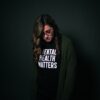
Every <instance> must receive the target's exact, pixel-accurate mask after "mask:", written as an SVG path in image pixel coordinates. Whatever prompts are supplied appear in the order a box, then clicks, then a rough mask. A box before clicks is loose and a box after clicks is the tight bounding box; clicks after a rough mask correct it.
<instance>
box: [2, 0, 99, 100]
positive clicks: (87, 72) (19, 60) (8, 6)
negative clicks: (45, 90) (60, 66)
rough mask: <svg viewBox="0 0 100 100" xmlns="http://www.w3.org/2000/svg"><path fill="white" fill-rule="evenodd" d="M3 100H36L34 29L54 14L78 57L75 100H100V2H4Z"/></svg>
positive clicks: (91, 0) (60, 0)
mask: <svg viewBox="0 0 100 100" xmlns="http://www.w3.org/2000/svg"><path fill="white" fill-rule="evenodd" d="M0 5H1V6H0V13H1V14H0V19H1V31H0V35H1V36H0V38H1V39H0V41H1V48H0V49H1V54H0V57H1V66H0V68H1V81H0V82H1V89H0V90H1V92H2V94H1V95H2V96H1V98H2V99H1V100H32V98H31V97H32V85H33V83H32V78H33V74H32V67H34V66H33V64H32V42H31V39H32V29H33V23H34V20H35V18H36V17H37V16H38V15H41V14H42V13H44V14H45V13H47V14H50V15H51V16H52V17H53V18H54V19H55V21H56V23H57V25H58V27H59V29H60V32H61V33H62V34H65V35H66V36H68V37H69V38H70V39H71V40H72V43H73V46H74V48H75V51H76V54H77V61H78V65H77V67H76V81H75V89H74V92H73V100H75V99H76V100H100V58H99V56H100V53H99V52H100V39H99V38H100V30H99V27H100V19H99V17H100V4H99V2H98V1H96V0H90V1H89V0H79V1H78V0H77V1H76V0H73V1H72V0H49V1H48V0H30V1H29V0H23V1H21V0H19V1H18V0H16V1H14V0H12V1H9V0H8V1H7V0H6V1H5V0H4V1H2V2H1V3H0Z"/></svg>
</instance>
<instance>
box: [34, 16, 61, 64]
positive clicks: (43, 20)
mask: <svg viewBox="0 0 100 100" xmlns="http://www.w3.org/2000/svg"><path fill="white" fill-rule="evenodd" d="M45 24H47V25H49V26H51V27H53V29H54V38H53V39H54V43H55V45H56V50H57V55H60V54H61V50H60V46H61V41H60V40H61V34H60V33H59V29H58V26H57V25H56V23H55V21H54V19H52V17H51V16H50V15H48V14H42V15H40V16H38V17H37V18H36V19H35V21H34V26H33V32H32V45H33V47H32V54H33V62H36V63H37V62H38V59H39V55H40V54H41V52H42V49H41V46H40V42H41V40H42V39H41V37H42V35H43V27H44V25H45Z"/></svg>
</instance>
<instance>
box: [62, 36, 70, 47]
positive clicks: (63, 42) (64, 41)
mask: <svg viewBox="0 0 100 100" xmlns="http://www.w3.org/2000/svg"><path fill="white" fill-rule="evenodd" d="M62 44H63V45H68V44H72V41H71V39H70V38H69V37H68V36H67V35H64V34H62Z"/></svg>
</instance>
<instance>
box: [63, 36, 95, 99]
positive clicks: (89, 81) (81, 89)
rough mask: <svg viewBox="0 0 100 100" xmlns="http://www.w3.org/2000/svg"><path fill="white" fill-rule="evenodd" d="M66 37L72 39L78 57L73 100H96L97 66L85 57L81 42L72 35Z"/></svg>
mask: <svg viewBox="0 0 100 100" xmlns="http://www.w3.org/2000/svg"><path fill="white" fill-rule="evenodd" d="M64 35H66V34H64ZM66 36H67V37H69V38H70V39H71V41H72V43H73V46H74V48H75V52H76V55H77V67H76V79H75V80H76V81H75V89H74V91H73V95H72V96H71V97H72V98H71V100H75V99H76V100H95V82H96V80H95V70H94V66H95V64H93V61H92V60H91V58H89V57H87V58H85V57H84V54H85V53H84V51H83V50H82V49H81V43H80V41H78V40H75V37H74V36H71V34H70V36H69V35H68V34H67V35H66Z"/></svg>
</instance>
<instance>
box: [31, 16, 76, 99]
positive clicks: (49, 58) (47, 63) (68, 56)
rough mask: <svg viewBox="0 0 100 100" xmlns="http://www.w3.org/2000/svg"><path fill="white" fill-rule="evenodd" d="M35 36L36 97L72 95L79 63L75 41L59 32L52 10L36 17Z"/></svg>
mask: <svg viewBox="0 0 100 100" xmlns="http://www.w3.org/2000/svg"><path fill="white" fill-rule="evenodd" d="M32 40H33V41H32V43H33V64H34V66H33V71H34V72H33V74H34V92H33V95H34V96H35V97H36V100H41V99H42V100H68V99H70V96H71V93H72V90H73V85H74V72H75V66H76V57H75V53H74V49H73V46H72V43H71V41H70V40H69V39H68V38H67V37H65V36H63V35H62V34H60V33H59V29H58V26H57V25H56V23H55V21H54V19H53V18H52V17H51V16H50V15H48V14H42V15H40V16H39V17H37V18H36V20H35V23H34V27H33V37H32Z"/></svg>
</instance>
